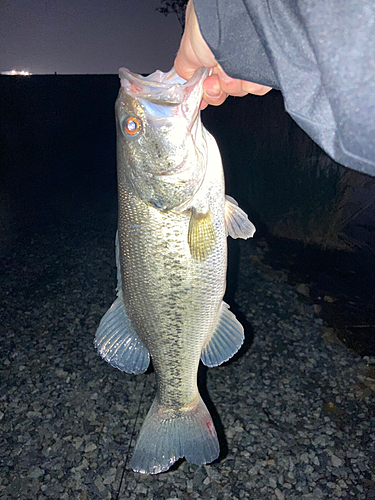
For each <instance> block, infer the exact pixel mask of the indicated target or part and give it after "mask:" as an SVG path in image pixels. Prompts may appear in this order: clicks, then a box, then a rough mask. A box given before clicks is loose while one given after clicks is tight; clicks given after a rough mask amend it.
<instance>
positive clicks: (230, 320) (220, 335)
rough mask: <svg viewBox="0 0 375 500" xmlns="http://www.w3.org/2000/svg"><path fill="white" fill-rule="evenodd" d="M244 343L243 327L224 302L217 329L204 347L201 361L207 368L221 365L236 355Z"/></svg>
mask: <svg viewBox="0 0 375 500" xmlns="http://www.w3.org/2000/svg"><path fill="white" fill-rule="evenodd" d="M243 341H244V331H243V326H242V325H241V323H240V322H239V321H238V320H237V318H236V316H235V315H234V314H233V313H232V312H231V311H230V310H229V306H228V304H226V303H225V302H222V303H221V311H220V316H219V319H218V322H217V326H216V329H215V330H214V332H213V334H212V337H211V338H210V339H209V340H208V341H207V342H206V344H205V345H204V346H203V349H202V354H201V360H202V362H203V363H204V364H205V365H206V366H218V365H221V364H222V363H224V362H225V361H228V359H230V358H231V357H232V356H233V355H234V354H236V352H237V351H238V350H239V348H240V347H241V345H242V344H243Z"/></svg>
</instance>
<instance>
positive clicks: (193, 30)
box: [174, 0, 271, 109]
mask: <svg viewBox="0 0 375 500" xmlns="http://www.w3.org/2000/svg"><path fill="white" fill-rule="evenodd" d="M202 66H205V67H206V68H212V73H211V75H210V76H208V77H207V78H206V79H205V81H204V83H203V99H202V102H201V109H204V108H206V107H207V106H208V104H212V105H213V106H219V105H220V104H223V102H224V101H225V99H226V98H227V96H228V95H232V96H236V97H243V96H244V95H246V94H255V95H264V94H266V93H267V92H269V91H270V90H271V87H266V86H265V85H259V84H258V83H252V82H247V81H245V80H237V79H235V78H231V77H230V76H228V75H227V74H226V73H225V72H224V70H223V69H222V67H221V66H220V64H218V62H217V61H216V59H215V56H214V55H213V53H212V51H211V49H210V48H209V46H208V45H207V43H206V42H205V40H204V38H203V36H202V34H201V32H200V29H199V24H198V20H197V16H196V15H195V11H194V6H193V2H192V0H189V3H188V5H187V8H186V21H185V31H184V34H183V36H182V39H181V44H180V48H179V50H178V52H177V56H176V59H175V62H174V67H175V70H176V71H177V73H178V74H179V75H180V76H181V77H182V78H184V79H185V80H189V79H190V78H191V77H192V76H193V74H194V73H195V71H196V70H197V69H198V68H201V67H202Z"/></svg>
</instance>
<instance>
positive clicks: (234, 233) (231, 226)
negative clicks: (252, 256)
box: [225, 195, 256, 240]
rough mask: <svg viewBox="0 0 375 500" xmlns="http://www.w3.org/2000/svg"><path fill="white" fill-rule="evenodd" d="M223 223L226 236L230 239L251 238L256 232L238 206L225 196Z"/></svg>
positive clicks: (234, 201)
mask: <svg viewBox="0 0 375 500" xmlns="http://www.w3.org/2000/svg"><path fill="white" fill-rule="evenodd" d="M225 198H226V200H225V223H226V226H227V231H228V235H229V236H231V237H232V238H234V239H236V238H243V239H244V240H247V238H252V237H253V236H254V233H255V231H256V229H255V226H254V224H253V223H252V222H250V221H249V219H248V217H247V215H246V214H245V212H244V211H243V210H241V208H240V207H239V206H238V203H237V202H236V200H234V199H233V198H232V197H231V196H228V195H227V196H225Z"/></svg>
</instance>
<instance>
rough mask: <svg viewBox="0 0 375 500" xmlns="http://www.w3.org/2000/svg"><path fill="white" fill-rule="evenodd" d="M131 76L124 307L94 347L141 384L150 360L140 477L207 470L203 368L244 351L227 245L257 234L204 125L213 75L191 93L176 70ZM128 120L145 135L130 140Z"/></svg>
mask: <svg viewBox="0 0 375 500" xmlns="http://www.w3.org/2000/svg"><path fill="white" fill-rule="evenodd" d="M120 74H121V76H122V86H121V89H120V93H119V96H118V99H117V102H116V118H117V148H118V149H117V157H118V195H119V219H118V240H117V243H116V253H117V257H116V260H117V268H118V297H117V299H116V300H115V302H114V304H113V305H112V306H111V308H110V309H109V311H108V312H107V313H106V315H105V316H104V317H103V319H102V321H101V323H100V325H99V328H98V330H97V333H96V338H95V345H96V347H97V348H98V351H99V353H100V354H101V356H102V357H103V358H104V359H106V360H107V361H108V362H110V363H111V364H112V365H114V366H116V367H117V368H119V369H121V370H124V371H127V372H130V373H141V372H143V371H145V370H146V369H147V367H148V363H149V354H150V355H151V358H152V362H153V366H154V369H155V373H156V381H157V391H156V397H155V400H154V403H153V404H152V406H151V409H150V411H149V413H148V415H147V417H146V419H145V422H144V424H143V426H142V429H141V432H140V436H139V438H138V441H137V444H136V447H135V449H134V453H133V458H132V468H133V469H134V470H135V471H138V472H142V473H148V474H155V473H159V472H162V471H165V470H167V469H168V468H169V467H170V466H171V465H172V464H173V463H174V462H175V461H176V460H178V459H179V458H182V457H185V458H186V459H187V460H188V461H189V462H192V463H196V464H198V465H199V464H204V463H209V462H211V461H213V460H215V459H216V458H217V457H218V454H219V445H218V440H217V436H216V431H215V427H214V425H213V423H212V419H211V416H210V414H209V412H208V410H207V408H206V406H205V404H204V402H203V401H202V399H201V397H200V395H199V392H198V388H197V370H198V365H199V361H200V359H202V361H203V362H204V363H205V364H207V365H208V366H215V365H218V364H221V363H222V362H224V361H226V360H227V359H229V358H230V357H231V356H232V355H233V354H234V353H235V352H236V351H237V350H238V349H239V347H240V346H241V344H242V342H243V328H242V326H241V325H240V323H238V321H237V320H236V318H235V316H234V315H233V314H232V313H231V312H230V311H229V308H228V306H227V305H226V304H225V303H224V302H223V301H222V299H223V295H224V291H225V281H226V264H227V247H226V237H227V234H228V231H229V232H230V233H231V235H232V236H233V237H244V238H247V237H249V236H252V234H253V232H254V230H255V228H254V227H253V226H252V224H251V223H250V221H249V220H248V219H247V216H246V214H244V212H242V210H241V209H239V208H238V206H237V205H236V202H234V200H232V199H226V198H225V194H224V177H223V172H222V165H221V158H220V153H219V150H218V148H217V145H216V142H215V140H214V139H213V137H212V136H211V135H210V134H209V133H208V132H207V131H206V130H205V129H204V127H203V126H202V124H201V122H200V114H199V103H200V99H201V95H202V83H203V80H204V78H205V76H206V74H207V73H206V70H204V69H202V70H200V71H198V72H197V73H196V75H195V76H194V77H193V78H192V80H190V81H189V82H187V83H186V84H185V85H183V83H182V81H181V79H179V77H177V75H176V74H175V73H174V72H173V70H172V71H171V72H169V73H166V74H164V73H161V72H156V73H155V74H153V75H151V77H149V78H148V79H142V78H140V77H139V76H137V75H133V74H131V73H130V72H128V71H126V70H121V71H120ZM129 119H130V120H132V119H133V122H131V123H130V125H131V127H133V129H135V128H136V129H137V132H136V134H134V135H130V136H129V133H128V132H129V131H127V130H126V127H127V124H128V123H129ZM124 124H125V130H124ZM134 124H135V125H134ZM133 129H132V130H130V132H131V133H133Z"/></svg>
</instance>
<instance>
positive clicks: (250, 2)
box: [174, 0, 375, 175]
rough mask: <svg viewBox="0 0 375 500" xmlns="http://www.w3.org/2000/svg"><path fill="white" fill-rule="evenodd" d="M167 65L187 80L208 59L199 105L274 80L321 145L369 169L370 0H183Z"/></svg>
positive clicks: (374, 164) (372, 103) (373, 101)
mask: <svg viewBox="0 0 375 500" xmlns="http://www.w3.org/2000/svg"><path fill="white" fill-rule="evenodd" d="M174 66H175V69H176V71H177V73H178V74H179V75H180V76H181V77H183V78H184V79H187V80H188V79H189V78H190V77H191V76H192V75H193V74H194V72H195V71H196V70H197V69H198V68H199V67H201V66H206V67H208V68H212V73H211V75H210V76H209V77H207V79H206V80H205V82H204V94H203V100H202V104H201V109H204V108H205V107H206V106H207V105H208V104H211V105H220V104H222V103H223V102H224V101H225V99H226V97H227V95H231V96H239V97H240V96H244V95H246V94H249V93H251V94H255V95H264V94H265V93H267V92H268V91H269V90H271V88H275V89H279V90H281V92H282V94H283V98H284V103H285V109H286V111H287V112H288V113H289V114H290V115H291V116H292V118H293V119H294V120H295V121H296V122H297V123H298V124H299V125H300V127H301V128H302V129H304V130H305V132H306V133H307V134H308V135H310V137H311V138H312V139H313V140H314V141H315V142H316V143H318V144H319V145H320V146H321V147H322V148H323V149H324V150H325V151H326V153H328V154H329V155H330V156H331V157H332V158H333V159H334V160H335V161H337V162H338V163H341V164H342V165H344V166H347V167H349V168H352V169H355V170H358V171H360V172H363V173H367V174H370V175H375V123H374V120H375V3H374V2H373V0H329V1H326V2H316V1H315V0H268V1H266V0H216V1H214V0H194V3H193V1H192V0H190V1H189V3H188V5H187V9H186V23H185V31H184V34H183V36H182V39H181V44H180V47H179V50H178V53H177V56H176V59H175V62H174ZM229 75H230V76H229ZM252 82H254V83H252Z"/></svg>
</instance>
